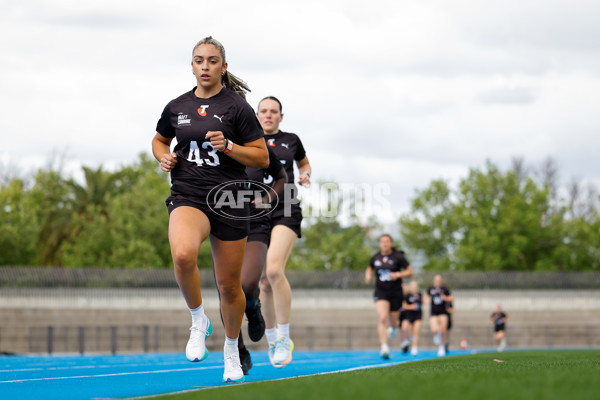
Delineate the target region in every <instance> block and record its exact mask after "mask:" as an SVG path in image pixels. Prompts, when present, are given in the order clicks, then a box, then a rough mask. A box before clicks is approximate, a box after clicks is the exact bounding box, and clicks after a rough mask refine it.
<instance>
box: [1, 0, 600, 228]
mask: <svg viewBox="0 0 600 400" xmlns="http://www.w3.org/2000/svg"><path fill="white" fill-rule="evenodd" d="M0 4H1V9H2V12H1V13H0V43H1V44H0V46H1V52H0V113H1V114H0V115H1V117H2V130H1V133H0V135H1V138H2V145H1V146H0V163H1V165H2V166H3V168H9V167H14V166H15V165H18V166H19V168H21V169H22V170H27V169H28V168H29V169H34V168H37V167H40V166H42V165H44V163H45V162H46V161H47V160H48V159H49V158H51V157H52V154H53V153H54V154H56V153H60V154H67V155H68V168H70V169H71V170H72V171H75V170H77V169H78V168H79V166H80V165H81V164H84V165H89V166H98V165H100V164H102V165H105V166H106V167H108V168H114V167H116V166H119V165H122V164H128V163H131V162H132V161H133V160H135V158H136V157H137V154H139V153H140V152H149V151H150V141H151V139H152V137H153V135H154V132H155V130H154V129H155V126H156V122H157V120H158V117H159V116H160V113H161V111H162V109H163V108H164V106H165V105H166V104H167V102H169V100H171V99H173V98H175V97H177V96H179V95H180V94H181V93H183V92H185V91H188V90H190V89H191V88H192V87H193V86H194V85H195V80H194V77H193V76H192V73H191V67H190V58H191V51H192V48H193V46H194V44H195V43H196V42H197V41H198V40H200V39H201V38H203V37H205V36H208V35H212V36H214V37H215V38H217V39H218V40H220V41H221V42H222V43H223V44H224V46H225V48H226V50H227V57H228V62H229V69H230V71H232V72H233V73H234V74H236V75H238V76H240V77H242V78H243V79H244V80H246V81H247V82H248V84H249V85H250V87H251V89H252V93H251V94H250V95H249V96H248V101H249V102H250V104H251V105H252V106H253V107H254V108H256V106H257V102H258V100H259V99H260V98H262V97H264V96H267V95H275V96H277V97H278V98H279V99H280V100H281V101H282V102H283V111H284V114H285V118H284V121H283V123H282V125H281V128H282V130H286V131H290V132H295V133H297V134H298V135H300V137H301V139H302V141H303V143H304V146H305V148H306V149H307V153H308V157H309V160H310V162H311V164H312V167H313V180H322V181H327V180H333V181H336V182H340V183H363V184H369V185H376V184H381V183H385V184H389V185H390V189H391V191H390V194H389V196H388V199H389V201H390V204H391V212H390V213H384V214H386V215H383V214H382V215H381V217H382V218H383V219H387V220H395V219H397V217H398V216H399V215H400V214H401V213H403V212H406V211H407V210H408V208H409V199H410V198H411V197H413V196H414V193H415V190H416V189H422V188H424V187H426V186H427V185H428V183H429V182H430V181H431V180H432V179H435V178H444V179H447V180H449V181H451V182H457V181H458V180H459V179H460V178H463V177H465V176H466V174H467V171H468V169H469V168H472V167H483V166H484V163H485V160H486V159H490V160H492V161H493V162H495V163H497V164H499V165H500V166H502V167H503V168H506V167H508V166H509V165H510V161H511V158H512V157H514V156H519V157H524V158H525V160H526V162H527V163H528V164H530V165H539V164H540V163H541V162H542V161H543V160H544V159H546V158H547V157H554V158H555V159H556V161H557V163H558V167H559V171H560V173H561V176H560V177H561V179H562V180H564V181H565V182H566V181H568V180H570V179H571V178H576V179H581V180H589V181H592V182H600V156H599V153H600V151H599V150H600V132H599V127H600V39H599V38H600V23H598V16H599V15H600V2H598V1H591V0H589V1H586V0H573V1H568V2H567V1H564V0H545V1H526V0H525V1H524V0H518V1H514V0H505V1H502V2H498V1H491V0H458V1H457V0H454V1H448V0H439V1H427V0H424V1H418V2H415V1H399V0H394V1H382V0H370V1H354V0H352V1H330V0H318V1H263V0H256V1H244V0H237V1H215V2H202V1H185V0H184V1H168V2H167V1H149V0H144V1H139V0H133V1H113V0H103V1H52V0H50V1H26V0H25V1H16V0H0Z"/></svg>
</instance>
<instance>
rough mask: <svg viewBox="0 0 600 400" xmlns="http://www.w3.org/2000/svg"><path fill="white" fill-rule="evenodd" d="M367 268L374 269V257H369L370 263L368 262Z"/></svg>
mask: <svg viewBox="0 0 600 400" xmlns="http://www.w3.org/2000/svg"><path fill="white" fill-rule="evenodd" d="M369 267H371V268H375V256H373V257H371V261H369Z"/></svg>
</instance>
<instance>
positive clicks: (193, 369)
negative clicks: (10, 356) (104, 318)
mask: <svg viewBox="0 0 600 400" xmlns="http://www.w3.org/2000/svg"><path fill="white" fill-rule="evenodd" d="M216 368H223V366H221V365H213V366H210V367H203V368H179V369H165V370H157V371H135V372H120V373H115V374H102V375H80V376H55V377H52V378H31V379H15V380H11V381H0V383H17V382H35V381H56V380H64V379H87V378H106V377H110V376H127V375H144V374H165V373H170V372H183V371H205V370H208V369H216Z"/></svg>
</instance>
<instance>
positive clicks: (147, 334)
mask: <svg viewBox="0 0 600 400" xmlns="http://www.w3.org/2000/svg"><path fill="white" fill-rule="evenodd" d="M143 329H144V353H147V352H148V350H150V328H149V327H148V325H144V327H143Z"/></svg>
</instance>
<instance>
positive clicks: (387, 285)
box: [369, 251, 410, 291]
mask: <svg viewBox="0 0 600 400" xmlns="http://www.w3.org/2000/svg"><path fill="white" fill-rule="evenodd" d="M409 265H410V264H409V262H408V260H407V259H406V258H405V257H404V255H403V254H402V253H400V252H399V251H392V254H390V255H387V256H384V255H382V254H381V253H377V254H375V255H374V256H373V257H371V261H370V262H369V266H370V267H371V268H373V270H374V272H375V275H376V276H377V279H376V280H375V287H376V288H377V289H382V290H392V291H394V290H402V279H396V280H392V277H391V276H390V274H391V273H392V272H398V271H402V270H405V269H406V268H407V267H408V266H409Z"/></svg>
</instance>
